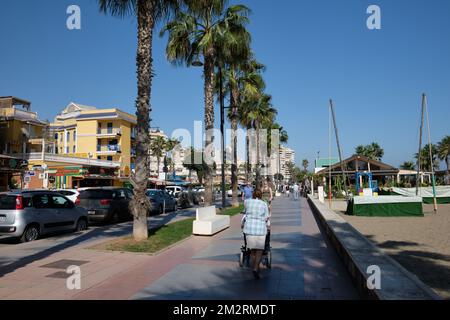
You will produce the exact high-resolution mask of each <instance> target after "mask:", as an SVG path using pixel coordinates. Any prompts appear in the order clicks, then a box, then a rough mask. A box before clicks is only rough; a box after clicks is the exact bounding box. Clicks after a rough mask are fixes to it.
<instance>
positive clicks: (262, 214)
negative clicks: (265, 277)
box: [241, 189, 269, 279]
mask: <svg viewBox="0 0 450 320" xmlns="http://www.w3.org/2000/svg"><path fill="white" fill-rule="evenodd" d="M261 199H262V192H261V191H260V190H258V189H257V190H255V191H254V193H253V199H247V200H245V203H244V207H245V214H244V217H243V218H242V223H241V227H242V230H243V233H244V236H245V239H246V243H247V246H248V248H249V249H250V256H251V258H252V261H253V270H252V272H253V276H254V277H255V279H259V278H260V275H259V266H260V264H261V259H262V255H263V252H264V249H265V247H266V236H267V224H268V222H269V207H268V206H267V203H266V202H264V201H262V200H261Z"/></svg>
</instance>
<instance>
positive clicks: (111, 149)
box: [97, 144, 122, 155]
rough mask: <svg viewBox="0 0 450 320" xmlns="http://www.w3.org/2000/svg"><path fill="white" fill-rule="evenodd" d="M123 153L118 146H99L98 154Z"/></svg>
mask: <svg viewBox="0 0 450 320" xmlns="http://www.w3.org/2000/svg"><path fill="white" fill-rule="evenodd" d="M121 152H122V150H121V148H120V146H119V145H118V144H110V145H97V154H99V155H102V154H103V155H114V154H117V153H121Z"/></svg>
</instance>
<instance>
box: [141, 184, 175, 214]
mask: <svg viewBox="0 0 450 320" xmlns="http://www.w3.org/2000/svg"><path fill="white" fill-rule="evenodd" d="M146 194H147V197H149V199H150V202H151V204H152V208H151V214H163V213H164V212H171V211H176V210H177V200H176V199H175V198H174V197H173V196H172V195H171V194H169V193H168V192H167V191H165V190H156V189H150V190H147V193H146Z"/></svg>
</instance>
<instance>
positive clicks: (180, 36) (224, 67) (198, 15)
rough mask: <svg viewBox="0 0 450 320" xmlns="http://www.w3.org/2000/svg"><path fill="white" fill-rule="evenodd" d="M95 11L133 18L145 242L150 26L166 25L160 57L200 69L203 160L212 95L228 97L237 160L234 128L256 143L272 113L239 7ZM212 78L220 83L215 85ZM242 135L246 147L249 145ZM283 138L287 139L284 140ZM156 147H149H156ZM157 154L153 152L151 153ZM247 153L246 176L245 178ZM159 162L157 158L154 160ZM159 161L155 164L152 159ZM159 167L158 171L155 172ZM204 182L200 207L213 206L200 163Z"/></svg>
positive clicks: (139, 225) (140, 226)
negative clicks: (163, 52)
mask: <svg viewBox="0 0 450 320" xmlns="http://www.w3.org/2000/svg"><path fill="white" fill-rule="evenodd" d="M98 3H99V7H100V10H101V11H102V12H104V13H109V14H111V15H114V16H119V17H124V16H128V15H132V16H135V17H136V18H137V52H136V66H137V88H138V90H137V98H136V110H137V111H136V115H137V145H136V169H135V173H134V174H133V176H132V184H133V186H134V190H135V197H134V199H133V201H132V202H131V211H132V213H133V216H134V224H133V235H134V238H135V239H136V240H143V239H147V238H148V226H147V212H148V210H149V207H150V202H149V201H148V198H147V197H146V195H145V191H146V188H147V181H148V177H149V176H150V170H149V162H148V161H147V158H148V150H149V149H150V148H151V146H152V143H151V141H150V134H149V128H150V119H151V117H150V112H151V103H150V101H151V99H150V98H151V87H152V77H153V73H152V64H153V59H152V41H153V32H154V28H155V25H156V23H157V22H158V21H160V20H163V21H166V24H165V26H164V27H163V28H162V30H161V32H160V36H163V35H164V34H166V33H167V34H168V36H169V37H168V43H167V47H166V55H167V59H168V60H169V61H170V62H171V63H173V64H176V65H186V66H188V67H190V66H202V67H203V79H204V125H205V130H206V134H205V142H204V155H205V156H206V159H212V158H213V157H212V153H213V142H214V136H213V131H212V129H213V127H214V95H215V94H216V91H215V88H217V84H219V89H220V90H219V91H222V92H229V96H230V99H229V102H230V120H231V126H232V131H233V139H232V141H233V143H232V148H233V153H234V155H236V149H237V146H236V145H237V141H236V130H237V127H238V125H239V124H240V125H241V126H242V127H244V128H246V129H255V130H256V135H257V141H260V138H261V136H260V133H261V129H268V128H271V127H272V126H273V124H274V122H275V117H276V114H277V112H276V109H275V108H274V107H273V105H272V101H271V100H272V99H271V96H270V95H268V94H266V93H265V92H264V90H265V84H264V81H263V79H262V72H263V70H264V67H263V66H262V65H261V64H260V63H258V62H257V61H256V60H255V58H254V56H253V53H252V51H251V46H250V45H251V36H250V33H249V32H248V31H247V29H246V26H247V25H248V23H249V19H248V15H249V14H250V10H249V9H248V8H247V7H245V6H243V5H233V6H228V5H227V3H228V2H227V1H226V0H98ZM217 78H219V79H218V80H220V81H216V80H217ZM248 139H249V137H248V136H247V146H248ZM286 139H287V135H286ZM155 148H156V147H155ZM156 149H157V150H159V149H160V148H159V147H158V148H156ZM259 152H260V150H259V146H258V145H257V151H256V157H257V165H256V181H257V184H259V183H260V181H261V176H260V164H261V163H260V161H261V159H260V154H259ZM249 158H250V155H249V150H248V147H247V164H248V165H247V177H248V178H250V169H251V167H250V163H249ZM159 159H160V158H159ZM158 161H160V160H158ZM158 167H159V166H158ZM201 169H202V175H203V177H204V180H205V205H210V204H212V203H213V166H212V165H211V163H210V162H209V161H206V163H205V162H204V163H202V164H201ZM232 171H233V173H232V185H233V200H234V201H233V202H234V203H237V156H235V159H234V161H233V164H232Z"/></svg>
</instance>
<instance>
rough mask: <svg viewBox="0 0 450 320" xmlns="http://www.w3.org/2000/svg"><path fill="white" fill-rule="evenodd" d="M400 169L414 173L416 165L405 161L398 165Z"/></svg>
mask: <svg viewBox="0 0 450 320" xmlns="http://www.w3.org/2000/svg"><path fill="white" fill-rule="evenodd" d="M400 169H402V170H410V171H414V170H415V169H416V165H415V164H414V162H412V161H405V162H403V163H402V164H401V165H400Z"/></svg>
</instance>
